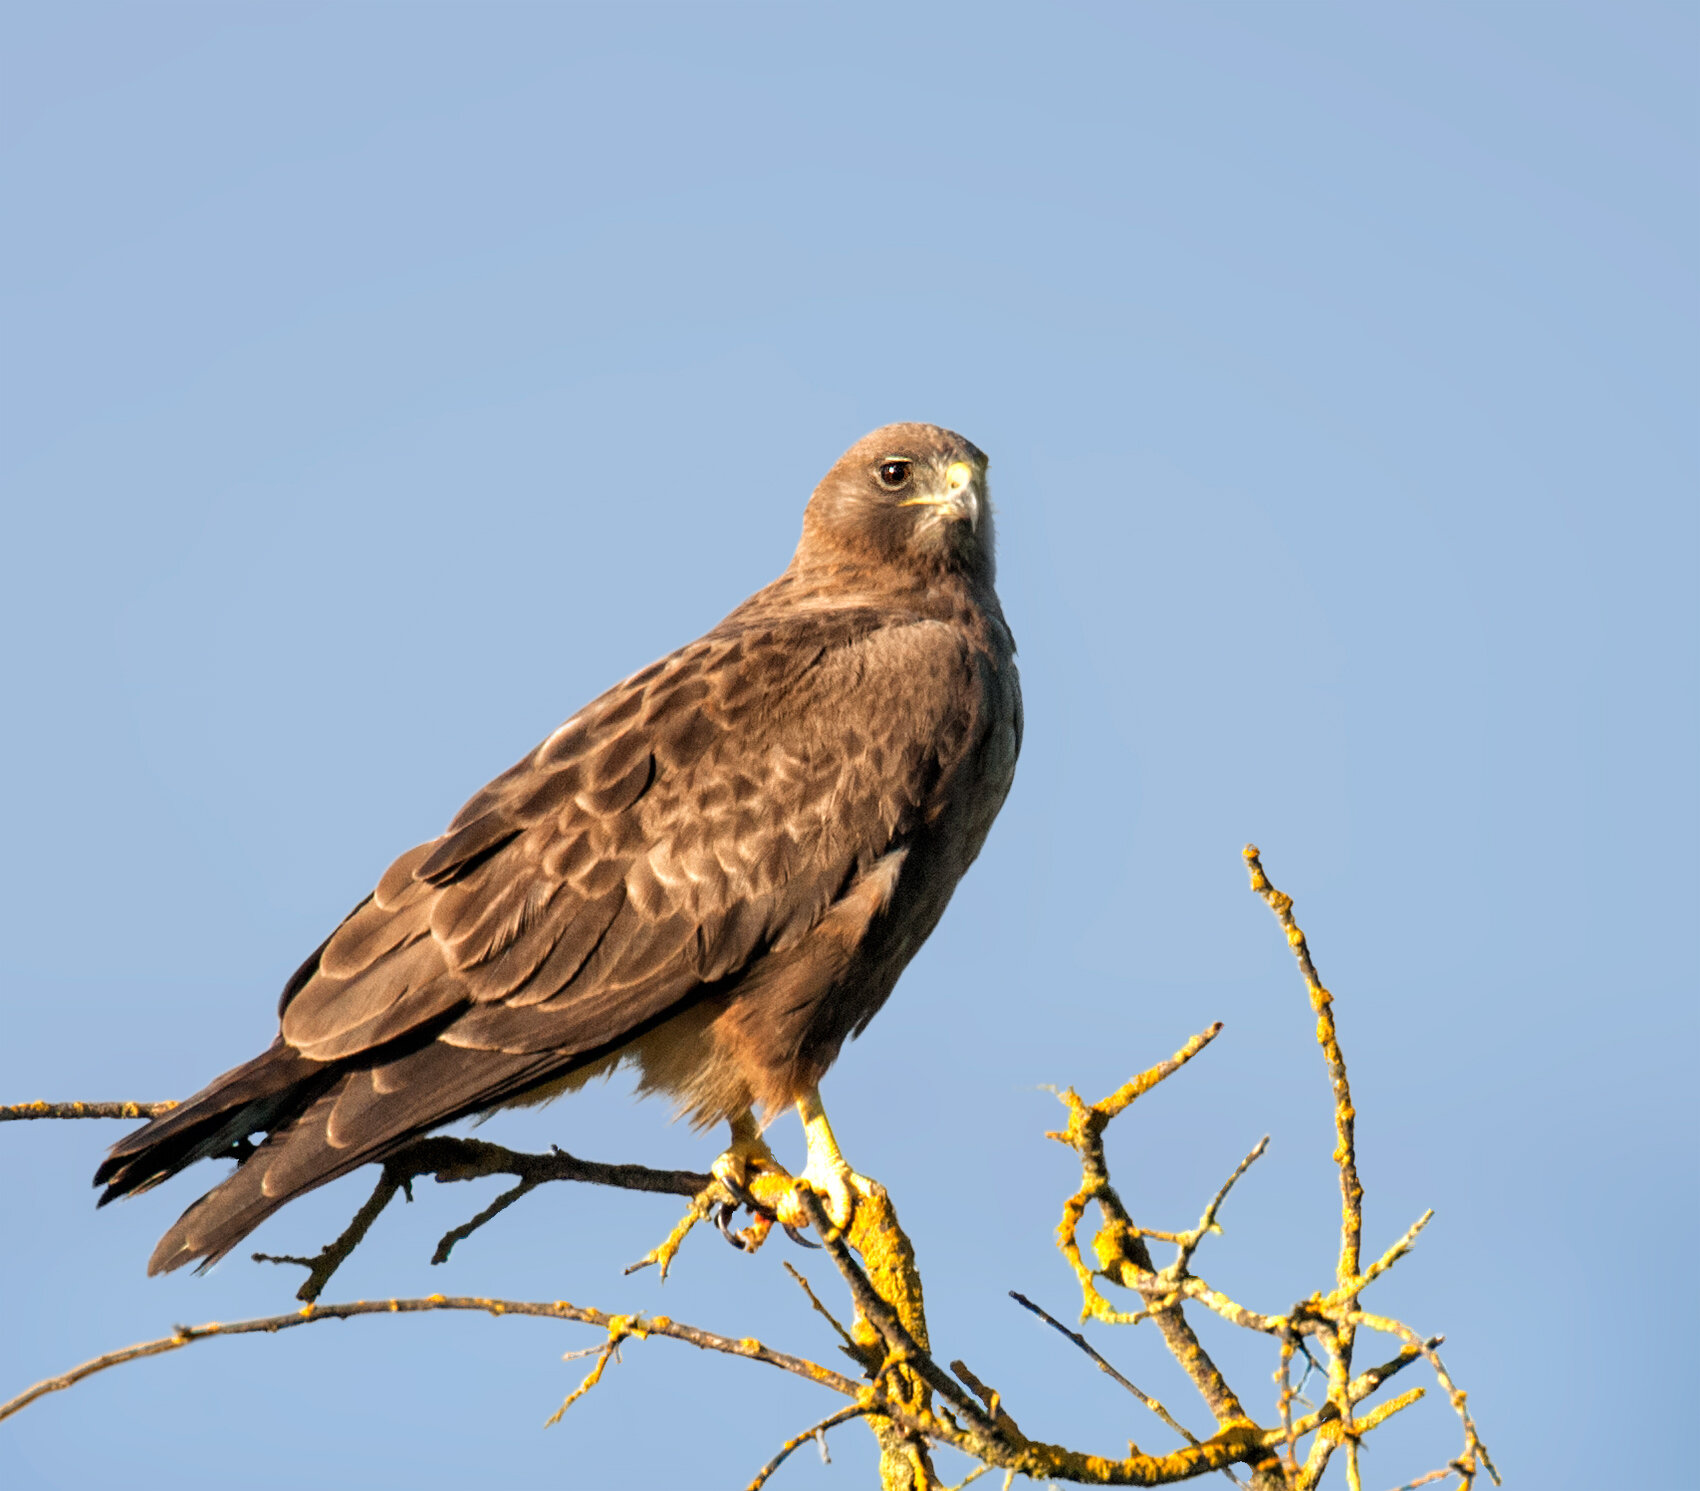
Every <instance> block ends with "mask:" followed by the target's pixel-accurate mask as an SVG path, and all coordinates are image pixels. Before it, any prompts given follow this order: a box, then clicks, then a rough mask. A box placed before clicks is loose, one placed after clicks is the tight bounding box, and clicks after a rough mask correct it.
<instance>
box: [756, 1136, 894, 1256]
mask: <svg viewBox="0 0 1700 1491" xmlns="http://www.w3.org/2000/svg"><path fill="white" fill-rule="evenodd" d="M805 1186H806V1187H807V1188H808V1189H809V1190H811V1191H813V1192H814V1193H815V1195H816V1196H818V1197H819V1198H820V1203H821V1208H822V1210H824V1211H825V1212H826V1219H827V1221H828V1222H830V1223H831V1224H832V1227H833V1230H834V1231H835V1232H839V1233H842V1232H844V1231H846V1230H847V1229H848V1228H849V1226H850V1218H851V1217H852V1216H853V1215H854V1214H855V1211H856V1200H857V1198H858V1197H862V1196H871V1195H873V1193H874V1190H875V1188H876V1182H874V1181H871V1180H869V1179H868V1177H867V1176H865V1175H858V1174H857V1173H856V1172H855V1171H854V1170H852V1169H851V1168H850V1167H849V1166H848V1165H847V1164H845V1162H844V1161H843V1160H842V1159H840V1160H838V1161H837V1163H833V1162H832V1161H830V1160H827V1159H824V1158H823V1157H821V1156H818V1155H810V1157H809V1163H808V1164H807V1165H806V1166H804V1168H803V1173H802V1174H801V1175H799V1176H798V1177H797V1178H796V1180H794V1181H792V1182H791V1184H790V1185H789V1186H787V1187H786V1190H785V1194H784V1196H783V1197H782V1198H780V1201H779V1205H778V1207H777V1218H778V1221H779V1224H780V1225H781V1226H782V1227H784V1228H785V1229H786V1231H788V1232H790V1231H792V1229H793V1228H801V1227H807V1226H808V1225H809V1214H808V1212H807V1211H805V1210H804V1209H803V1203H802V1200H801V1198H800V1197H799V1196H798V1194H797V1193H798V1190H799V1188H801V1187H805ZM793 1235H795V1234H793ZM800 1240H801V1239H799V1241H800Z"/></svg>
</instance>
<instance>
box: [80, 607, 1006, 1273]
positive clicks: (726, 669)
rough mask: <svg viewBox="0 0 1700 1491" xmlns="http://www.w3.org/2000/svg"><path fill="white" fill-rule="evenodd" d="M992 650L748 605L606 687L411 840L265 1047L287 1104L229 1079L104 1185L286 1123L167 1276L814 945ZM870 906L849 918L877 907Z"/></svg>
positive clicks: (908, 816)
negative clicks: (357, 1173) (275, 1215)
mask: <svg viewBox="0 0 1700 1491" xmlns="http://www.w3.org/2000/svg"><path fill="white" fill-rule="evenodd" d="M746 609H747V608H746ZM975 667H976V664H975V662H974V660H973V659H972V658H971V657H969V656H968V654H967V651H966V649H965V647H964V645H963V642H962V639H961V636H960V634H959V633H958V632H957V631H956V630H954V629H952V628H950V627H948V626H945V625H943V624H940V623H938V622H933V621H921V620H916V619H913V618H910V619H907V620H906V619H904V618H901V617H898V618H894V617H892V616H891V615H889V614H881V613H879V612H877V611H874V610H871V609H867V610H863V609H854V608H850V609H844V608H840V609H836V610H834V609H822V610H820V611H808V610H804V611H803V612H802V613H801V614H800V615H799V614H791V615H788V616H787V617H786V618H785V619H784V621H783V623H782V624H778V623H774V622H772V621H765V622H764V621H763V620H761V619H760V618H759V617H758V618H756V619H754V620H751V619H749V618H745V619H744V620H742V621H740V619H739V613H734V616H733V618H730V619H729V621H728V623H727V624H725V625H724V626H723V627H722V628H721V629H719V630H718V631H716V632H713V633H710V634H709V635H708V636H707V637H705V638H703V639H702V640H701V641H699V642H697V643H693V644H692V645H691V646H689V647H686V648H684V649H682V650H681V651H680V652H678V653H675V654H674V655H673V656H671V657H669V658H667V659H664V660H663V661H662V662H660V663H657V664H655V665H653V666H652V667H650V668H647V669H645V670H644V671H643V672H641V673H639V674H636V675H635V676H634V677H632V678H630V679H628V680H626V681H625V682H624V683H622V684H619V685H617V686H616V687H615V688H613V689H611V690H609V691H608V692H607V693H606V694H604V695H602V696H601V697H600V698H599V699H597V700H595V701H594V702H593V703H592V704H591V705H589V706H588V707H587V708H586V709H584V710H583V711H581V712H580V713H579V714H578V715H576V716H574V718H573V719H571V720H569V721H568V722H567V723H566V724H565V725H563V726H562V727H561V728H560V729H559V730H557V731H556V732H555V733H554V734H553V735H551V736H550V737H549V738H548V740H546V741H544V742H543V744H542V745H541V746H539V747H538V748H537V749H536V750H535V751H533V752H532V753H531V754H530V755H529V756H527V757H526V758H525V759H524V760H523V761H521V762H519V763H518V764H517V765H516V766H514V767H513V768H511V769H510V770H508V771H507V772H504V773H503V774H502V775H501V776H499V777H497V778H496V779H495V780H494V781H493V782H491V783H490V784H489V786H487V787H485V788H484V789H483V790H482V791H481V792H479V793H478V794H477V795H476V796H475V797H474V798H473V799H472V800H471V801H470V802H469V803H468V804H467V805H466V806H465V807H464V808H463V809H462V810H461V812H460V813H459V814H458V815H457V816H456V818H455V819H454V822H453V823H452V824H451V825H450V828H449V830H448V831H447V832H446V833H445V834H444V835H443V836H442V837H441V838H439V839H437V840H435V841H433V842H432V843H429V844H424V845H420V846H417V847H416V848H413V849H410V850H408V851H407V852H406V853H405V854H403V855H401V856H400V857H399V858H398V859H397V860H396V861H395V862H394V863H393V864H392V865H391V866H390V868H389V869H388V870H387V871H386V872H385V873H384V875H383V876H382V877H381V879H380V881H379V883H378V886H377V888H376V890H375V891H374V892H373V894H372V895H371V896H370V897H369V898H368V899H367V900H365V901H363V902H362V903H361V904H360V905H359V906H357V907H356V908H355V909H354V911H353V912H352V913H350V915H349V916H348V917H347V918H346V919H345V920H344V921H343V923H342V924H341V926H339V927H338V928H337V930H336V931H335V932H334V933H333V934H332V935H331V936H330V937H329V938H328V939H327V940H326V942H325V944H324V945H323V946H322V947H321V948H320V949H319V950H318V952H317V953H316V954H315V955H314V956H313V958H311V959H309V960H308V962H307V963H306V964H304V965H303V966H302V968H301V969H300V970H299V971H298V972H297V974H296V975H295V977H294V978H292V979H291V980H290V983H289V985H288V987H287V988H286V990H285V993H284V997H283V999H282V1000H281V1002H280V1016H281V1040H280V1042H279V1044H278V1045H277V1046H274V1048H273V1051H272V1052H270V1053H268V1055H267V1057H266V1058H261V1063H256V1064H251V1065H256V1066H258V1065H261V1064H263V1063H266V1062H270V1066H267V1067H265V1069H264V1074H263V1076H264V1082H272V1081H273V1080H274V1079H275V1080H276V1082H277V1083H278V1090H279V1100H280V1101H287V1097H286V1094H288V1093H290V1092H293V1094H294V1100H293V1103H292V1105H291V1106H290V1107H289V1109H288V1110H287V1111H284V1110H282V1109H278V1110H277V1111H273V1109H271V1108H267V1107H265V1106H264V1102H265V1099H264V1098H263V1097H256V1098H252V1099H250V1100H248V1101H247V1102H246V1103H245V1104H244V1103H236V1104H234V1105H233V1104H231V1103H229V1102H227V1101H226V1097H227V1096H228V1094H224V1093H221V1091H220V1089H219V1088H218V1085H217V1084H215V1086H214V1088H213V1089H209V1091H208V1094H205V1095H203V1099H204V1101H203V1099H197V1100H193V1101H192V1102H191V1104H189V1105H186V1108H190V1109H192V1108H194V1107H195V1104H196V1103H201V1104H202V1107H203V1108H205V1110H206V1111H205V1112H204V1113H202V1114H201V1115H200V1116H199V1117H195V1116H193V1115H189V1116H185V1118H184V1119H183V1120H182V1121H181V1122H182V1125H183V1134H184V1136H185V1137H184V1138H183V1139H181V1140H180V1141H179V1142H178V1143H177V1144H176V1145H175V1146H174V1147H173V1150H172V1153H171V1155H170V1156H169V1157H168V1158H170V1159H172V1160H175V1161H176V1163H170V1164H164V1165H162V1164H161V1163H159V1160H160V1158H161V1157H160V1156H159V1155H158V1154H156V1153H153V1152H151V1151H149V1152H147V1153H144V1151H148V1143H149V1142H150V1141H147V1140H146V1139H145V1137H144V1136H146V1135H148V1134H149V1133H150V1132H153V1133H156V1134H157V1130H152V1129H150V1130H143V1131H141V1133H139V1134H138V1135H137V1136H135V1138H136V1140H137V1143H136V1145H135V1153H136V1154H137V1156H138V1158H137V1159H136V1160H135V1161H134V1162H126V1161H125V1160H123V1159H122V1158H121V1152H122V1150H123V1146H120V1151H115V1154H114V1157H113V1159H112V1160H109V1161H108V1163H107V1165H106V1166H105V1167H103V1170H102V1178H103V1179H104V1180H106V1181H107V1182H109V1185H110V1190H109V1194H117V1193H119V1192H121V1191H123V1190H128V1189H131V1188H132V1186H133V1185H137V1184H145V1183H151V1181H152V1180H153V1179H157V1178H159V1177H160V1176H162V1175H164V1174H169V1173H171V1171H172V1170H174V1169H176V1168H180V1166H181V1164H183V1163H187V1162H188V1161H189V1160H190V1159H193V1158H198V1157H201V1156H203V1155H207V1154H215V1153H220V1152H223V1151H224V1150H226V1149H228V1147H229V1146H230V1145H231V1144H233V1143H235V1142H237V1141H238V1140H240V1139H241V1138H243V1137H244V1135H245V1134H246V1133H248V1132H252V1131H256V1130H260V1129H267V1130H272V1129H273V1125H274V1124H275V1130H274V1131H272V1132H270V1133H269V1134H268V1137H267V1139H266V1140H265V1142H264V1143H263V1144H262V1145H261V1146H260V1148H259V1150H258V1151H257V1152H256V1153H255V1154H253V1155H252V1156H251V1157H250V1158H249V1159H248V1160H247V1161H246V1162H245V1163H244V1164H243V1165H242V1167H241V1169H240V1170H239V1171H238V1172H237V1174H236V1175H234V1176H232V1177H231V1179H230V1180H229V1181H227V1182H225V1184H224V1185H223V1186H221V1187H220V1188H219V1189H218V1190H217V1191H216V1192H214V1193H213V1196H214V1197H216V1198H218V1199H216V1200H212V1199H208V1200H203V1201H202V1202H200V1203H198V1204H197V1205H196V1206H195V1207H193V1208H191V1209H190V1211H189V1212H187V1213H186V1214H185V1215H184V1217H183V1218H182V1219H181V1220H180V1221H179V1223H178V1225H177V1226H176V1227H175V1228H173V1230H172V1232H171V1233H169V1234H168V1235H167V1237H166V1238H165V1239H164V1240H163V1241H162V1242H161V1244H160V1249H159V1251H158V1252H157V1253H156V1255H155V1260H154V1267H155V1270H156V1271H157V1270H158V1269H163V1268H171V1267H176V1266H177V1265H178V1264H180V1263H183V1262H187V1261H189V1260H190V1259H192V1258H195V1257H201V1256H206V1257H217V1256H218V1255H219V1254H220V1253H222V1252H223V1251H225V1250H227V1249H228V1248H229V1247H230V1246H232V1245H234V1243H235V1241H237V1240H238V1239H239V1238H240V1237H241V1236H242V1235H244V1234H245V1233H246V1232H247V1231H248V1230H250V1229H251V1227H252V1226H254V1225H256V1224H257V1222H258V1221H259V1220H260V1219H261V1218H263V1217H264V1216H265V1215H266V1214H267V1213H268V1212H269V1211H271V1210H273V1209H275V1207H276V1206H278V1205H281V1204H282V1203H283V1201H285V1200H287V1199H289V1198H290V1197H291V1196H293V1195H295V1194H298V1193H299V1192H300V1191H302V1190H305V1189H309V1188H311V1187H313V1186H316V1185H320V1184H323V1183H325V1182H326V1181H328V1180H331V1179H334V1178H335V1177H336V1176H338V1175H341V1174H344V1173H346V1172H347V1171H349V1170H351V1169H353V1168H355V1167H356V1166H358V1165H360V1164H363V1163H366V1162H367V1161H369V1160H372V1159H378V1158H382V1157H383V1155H384V1154H386V1153H388V1152H390V1151H391V1150H393V1149H394V1147H395V1146H396V1144H398V1143H400V1142H405V1140H406V1139H407V1138H408V1137H410V1136H412V1135H413V1134H416V1133H419V1132H421V1131H423V1130H426V1129H429V1128H431V1127H434V1126H436V1125H438V1124H441V1123H444V1122H447V1121H450V1120H452V1119H454V1118H456V1117H460V1116H462V1115H464V1114H467V1113H469V1112H476V1111H479V1110H482V1109H486V1108H488V1107H490V1106H493V1105H495V1104H498V1103H501V1102H504V1101H507V1100H509V1099H510V1098H513V1097H516V1096H519V1095H522V1094H523V1093H524V1092H525V1091H526V1090H527V1089H528V1088H531V1087H535V1086H537V1085H538V1084H539V1083H541V1082H544V1081H547V1080H549V1079H550V1078H551V1077H553V1076H555V1075H557V1074H559V1073H561V1072H563V1071H567V1070H570V1069H571V1068H572V1066H573V1065H574V1064H575V1062H582V1061H584V1060H588V1059H593V1058H595V1057H597V1056H599V1055H601V1054H602V1053H605V1052H609V1051H613V1050H617V1049H618V1048H619V1047H620V1046H621V1045H622V1043H624V1042H625V1041H627V1040H629V1039H631V1038H632V1037H633V1036H634V1035H636V1034H638V1033H641V1032H642V1031H643V1030H644V1029H646V1028H648V1027H650V1026H652V1025H653V1024H654V1023H655V1022H657V1021H658V1020H660V1019H662V1018H665V1017H667V1016H668V1015H669V1014H670V1013H671V1012H673V1011H675V1010H677V1009H679V1008H682V1007H683V1006H684V1005H686V1004H688V1003H689V1002H690V1001H691V999H692V998H693V997H696V996H699V995H700V994H701V993H702V992H703V991H705V990H708V989H712V988H715V987H724V986H726V985H727V984H728V983H729V982H730V981H734V980H736V979H737V978H738V977H740V976H741V975H742V974H743V973H744V972H745V971H747V970H749V969H750V968H751V967H752V965H754V964H756V963H757V962H758V961H759V960H760V959H761V958H763V957H764V956H767V955H771V954H783V953H784V952H785V950H786V949H788V948H791V947H794V946H796V945H797V944H798V943H799V942H800V941H801V940H802V939H803V938H804V937H805V935H806V934H807V933H809V931H810V930H811V929H812V928H815V927H817V926H818V925H820V924H821V923H822V920H823V918H824V917H825V916H826V915H827V912H828V910H829V908H831V907H832V906H833V905H834V903H835V902H836V901H838V899H839V898H840V897H841V896H843V895H844V893H845V891H846V888H847V887H848V886H850V885H851V883H852V882H853V881H855V880H856V877H857V876H858V875H859V874H865V873H866V872H868V871H869V870H870V868H871V867H873V866H874V865H875V864H876V863H880V862H883V863H884V864H885V865H886V866H887V871H888V873H886V874H885V876H884V878H882V879H881V880H880V881H879V885H878V895H879V897H883V898H885V899H889V896H890V888H891V884H892V883H895V875H896V867H897V866H898V865H900V864H901V862H902V856H901V854H898V855H896V856H893V855H892V853H891V851H893V850H894V849H895V848H900V847H901V844H902V842H903V840H904V838H905V836H906V835H907V834H908V833H910V832H912V831H913V830H914V829H915V828H916V827H917V825H918V824H919V822H920V818H921V816H922V806H923V804H924V803H926V802H927V801H928V799H929V796H930V795H932V794H933V793H934V790H935V788H936V786H937V784H938V781H939V778H940V776H941V774H942V773H944V772H945V771H946V770H947V769H948V763H949V762H950V760H952V759H954V755H955V754H960V750H961V747H962V746H963V743H964V740H965V737H966V736H967V735H968V734H969V733H971V732H972V731H973V730H974V729H975V728H976V725H975V720H976V709H975V706H974V702H973V701H974V699H975V698H976V697H977V680H976V678H975ZM852 716H853V717H852ZM882 857H883V859H882ZM852 899H854V898H852ZM862 899H867V894H866V893H864V894H863V896H862ZM881 904H883V900H882V901H881ZM872 909H873V908H872V906H871V905H870V907H868V908H865V909H864V911H863V912H862V913H861V914H862V920H861V921H860V922H858V921H856V920H855V914H856V913H857V910H858V908H857V906H856V905H846V907H845V908H844V909H843V910H842V911H841V913H840V919H841V920H843V921H844V922H845V926H846V928H847V929H849V928H851V927H852V926H854V927H856V928H857V929H859V928H860V927H861V926H864V925H865V922H866V915H869V914H872ZM845 937H846V938H850V940H852V941H853V937H851V934H850V932H849V931H848V930H847V931H846V933H845ZM840 940H842V939H840ZM847 947H848V944H847V945H846V946H845V947H839V946H837V943H836V942H835V941H834V940H833V939H832V938H828V939H827V940H826V941H825V942H822V943H821V945H820V946H819V947H817V948H815V949H814V950H813V951H812V952H809V953H808V954H807V956H806V957H803V958H802V959H801V960H800V961H799V960H798V959H795V958H793V959H790V960H786V959H783V958H781V959H780V960H779V961H777V962H775V963H774V964H773V966H772V968H770V969H769V970H768V972H767V981H768V982H769V983H773V982H774V981H775V980H784V981H789V985H794V986H795V988H796V991H797V994H796V997H797V999H798V1000H799V1001H802V1000H806V999H807V998H809V997H811V996H818V995H819V993H820V990H821V987H822V986H823V981H827V980H830V979H832V978H834V977H836V976H838V975H839V974H840V973H841V972H842V970H843V967H844V966H845V963H846V960H847V958H848V955H849V954H848V950H847ZM789 985H788V986H789ZM870 1012H871V1011H870ZM286 1068H287V1069H288V1071H289V1072H290V1073H292V1074H293V1075H292V1077H291V1082H292V1083H293V1086H291V1082H283V1081H282V1078H281V1075H280V1074H282V1073H283V1072H284V1071H285V1069H286ZM304 1073H305V1074H309V1075H308V1078H307V1079H306V1080H303V1074H304ZM265 1074H269V1075H265ZM319 1074H322V1076H320V1075H319ZM264 1082H262V1085H264ZM248 1085H249V1086H250V1087H251V1086H253V1085H254V1083H253V1081H252V1080H250V1081H249V1083H248ZM261 1116H263V1117H264V1118H265V1122H255V1121H254V1120H255V1119H256V1118H257V1117H261Z"/></svg>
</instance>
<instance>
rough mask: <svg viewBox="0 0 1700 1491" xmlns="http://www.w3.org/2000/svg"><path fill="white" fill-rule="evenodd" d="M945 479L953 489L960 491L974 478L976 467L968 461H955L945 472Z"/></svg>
mask: <svg viewBox="0 0 1700 1491" xmlns="http://www.w3.org/2000/svg"><path fill="white" fill-rule="evenodd" d="M944 479H945V481H946V482H947V483H948V484H949V487H950V490H951V491H953V492H960V491H961V490H962V489H963V488H964V487H965V486H967V485H968V483H969V482H971V481H973V480H974V468H973V467H972V466H970V465H969V464H968V463H967V462H966V461H953V462H952V463H951V467H950V469H949V470H948V471H946V472H945V474H944Z"/></svg>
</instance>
